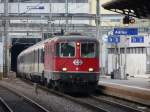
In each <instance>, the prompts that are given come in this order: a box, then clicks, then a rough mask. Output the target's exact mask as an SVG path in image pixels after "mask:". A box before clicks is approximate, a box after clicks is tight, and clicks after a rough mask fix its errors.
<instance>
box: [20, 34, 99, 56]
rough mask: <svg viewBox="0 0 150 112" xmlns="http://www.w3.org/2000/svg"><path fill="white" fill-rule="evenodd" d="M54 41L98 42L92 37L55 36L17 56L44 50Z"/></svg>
mask: <svg viewBox="0 0 150 112" xmlns="http://www.w3.org/2000/svg"><path fill="white" fill-rule="evenodd" d="M52 40H53V41H55V42H59V41H78V40H80V41H93V42H98V40H97V39H96V38H95V37H92V36H90V37H89V36H79V35H78V36H77V35H76V36H70V35H68V36H57V37H54V38H49V39H46V40H44V41H40V42H38V43H37V44H35V45H33V46H31V47H29V48H27V49H25V50H24V51H22V52H21V53H20V54H19V56H21V55H23V54H25V53H28V52H31V51H32V50H37V49H42V48H43V49H44V44H45V43H47V42H49V41H52Z"/></svg>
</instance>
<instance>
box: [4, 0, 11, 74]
mask: <svg viewBox="0 0 150 112" xmlns="http://www.w3.org/2000/svg"><path fill="white" fill-rule="evenodd" d="M4 15H5V17H6V19H5V20H4V47H3V49H4V57H3V58H4V62H3V75H4V77H6V76H8V73H9V70H10V63H9V46H10V41H9V37H8V27H9V18H8V0H5V2H4Z"/></svg>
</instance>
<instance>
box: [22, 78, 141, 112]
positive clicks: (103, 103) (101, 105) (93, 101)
mask: <svg viewBox="0 0 150 112" xmlns="http://www.w3.org/2000/svg"><path fill="white" fill-rule="evenodd" d="M24 81H25V82H26V80H24ZM27 82H28V84H30V85H31V84H32V85H33V83H32V82H30V81H27ZM38 88H40V89H42V90H44V91H47V92H50V93H52V94H54V95H57V96H60V97H64V98H65V99H68V100H71V101H73V102H75V103H77V104H80V105H83V106H84V107H86V108H89V109H90V110H93V111H96V112H144V111H143V110H138V109H136V108H133V107H130V106H126V105H123V104H121V103H117V102H115V101H111V100H106V99H101V98H99V97H96V96H93V95H92V96H85V97H80V96H71V95H68V94H64V93H61V92H59V91H55V90H53V89H49V88H47V87H44V86H41V85H38Z"/></svg>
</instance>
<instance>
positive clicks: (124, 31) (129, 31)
mask: <svg viewBox="0 0 150 112" xmlns="http://www.w3.org/2000/svg"><path fill="white" fill-rule="evenodd" d="M113 34H114V35H138V29H137V28H114V31H113Z"/></svg>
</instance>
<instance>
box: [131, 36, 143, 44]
mask: <svg viewBox="0 0 150 112" xmlns="http://www.w3.org/2000/svg"><path fill="white" fill-rule="evenodd" d="M131 43H144V37H143V36H133V37H131Z"/></svg>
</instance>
